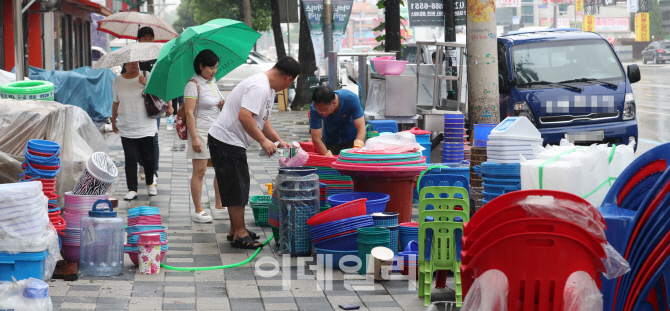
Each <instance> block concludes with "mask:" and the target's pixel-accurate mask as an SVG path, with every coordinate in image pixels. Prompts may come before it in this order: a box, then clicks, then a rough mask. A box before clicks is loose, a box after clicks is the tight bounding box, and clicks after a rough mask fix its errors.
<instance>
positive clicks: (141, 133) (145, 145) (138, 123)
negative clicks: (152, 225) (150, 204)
mask: <svg viewBox="0 0 670 311" xmlns="http://www.w3.org/2000/svg"><path fill="white" fill-rule="evenodd" d="M123 67H124V68H125V69H126V72H125V73H123V74H121V75H120V76H118V77H116V78H115V79H114V84H113V85H112V93H113V94H114V102H113V106H112V120H111V121H112V129H114V133H117V134H119V135H120V136H121V143H122V144H123V154H124V156H125V161H126V166H125V169H126V183H127V184H128V194H127V195H126V196H125V197H124V199H125V200H128V201H129V200H134V199H136V198H137V158H138V155H139V156H140V157H141V158H142V161H143V162H144V164H145V170H146V174H147V178H146V180H145V181H146V184H147V192H149V195H151V196H154V195H156V194H158V192H157V191H156V187H155V186H154V185H153V183H154V161H155V155H154V135H156V131H157V128H156V119H153V118H150V117H149V116H147V111H146V108H145V107H144V97H143V96H142V94H143V92H144V86H143V85H142V84H141V82H145V83H146V81H145V80H146V78H144V77H142V76H140V70H139V64H138V63H136V62H133V63H125V64H123ZM117 117H118V119H119V120H118V123H117V120H116V119H117Z"/></svg>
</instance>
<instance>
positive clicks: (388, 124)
mask: <svg viewBox="0 0 670 311" xmlns="http://www.w3.org/2000/svg"><path fill="white" fill-rule="evenodd" d="M367 122H368V124H370V125H372V127H373V128H374V129H375V131H376V132H377V133H383V132H390V133H398V122H396V121H394V120H369V121H367Z"/></svg>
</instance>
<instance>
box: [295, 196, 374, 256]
mask: <svg viewBox="0 0 670 311" xmlns="http://www.w3.org/2000/svg"><path fill="white" fill-rule="evenodd" d="M365 201H366V199H359V200H355V201H351V202H348V203H345V204H342V205H339V206H336V207H332V208H330V209H328V210H326V211H324V212H321V213H319V214H317V215H316V216H314V217H312V218H310V219H309V220H308V221H307V223H308V224H309V225H310V226H311V228H310V236H311V238H312V243H313V244H314V248H316V253H317V255H322V256H318V257H317V258H319V260H321V261H322V262H323V263H324V264H325V265H326V266H329V267H332V268H336V269H341V268H342V266H350V264H344V263H340V259H341V258H342V257H343V256H346V255H353V256H356V255H358V244H357V242H356V239H357V238H358V233H357V232H356V230H357V229H358V228H366V227H372V226H374V222H373V221H372V216H369V215H366V214H365ZM324 256H325V257H324ZM328 256H332V257H333V258H332V259H328V258H327V257H328Z"/></svg>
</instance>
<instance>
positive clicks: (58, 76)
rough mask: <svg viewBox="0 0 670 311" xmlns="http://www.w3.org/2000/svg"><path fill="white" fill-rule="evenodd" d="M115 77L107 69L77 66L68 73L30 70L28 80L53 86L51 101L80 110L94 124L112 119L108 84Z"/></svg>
mask: <svg viewBox="0 0 670 311" xmlns="http://www.w3.org/2000/svg"><path fill="white" fill-rule="evenodd" d="M114 78H116V74H114V72H112V71H111V70H109V69H100V70H91V67H81V68H77V69H74V70H70V71H58V70H46V69H41V68H36V67H30V79H33V80H45V81H49V82H51V83H53V84H54V96H55V98H54V100H55V101H57V102H59V103H61V104H65V105H73V106H77V107H80V108H81V109H84V111H86V113H88V115H89V116H90V117H91V119H93V121H94V122H101V121H104V120H106V119H107V118H109V117H111V116H112V100H113V94H112V83H114Z"/></svg>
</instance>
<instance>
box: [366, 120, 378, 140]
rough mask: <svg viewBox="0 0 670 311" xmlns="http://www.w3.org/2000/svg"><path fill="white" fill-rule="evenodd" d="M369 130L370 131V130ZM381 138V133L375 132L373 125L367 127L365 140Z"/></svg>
mask: <svg viewBox="0 0 670 311" xmlns="http://www.w3.org/2000/svg"><path fill="white" fill-rule="evenodd" d="M368 129H369V130H368ZM377 136H379V133H377V132H375V131H374V128H373V127H372V125H371V124H368V125H366V126H365V139H370V138H372V137H377Z"/></svg>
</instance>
